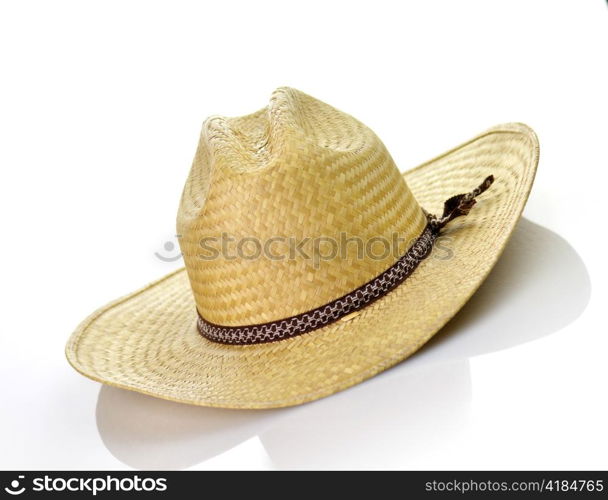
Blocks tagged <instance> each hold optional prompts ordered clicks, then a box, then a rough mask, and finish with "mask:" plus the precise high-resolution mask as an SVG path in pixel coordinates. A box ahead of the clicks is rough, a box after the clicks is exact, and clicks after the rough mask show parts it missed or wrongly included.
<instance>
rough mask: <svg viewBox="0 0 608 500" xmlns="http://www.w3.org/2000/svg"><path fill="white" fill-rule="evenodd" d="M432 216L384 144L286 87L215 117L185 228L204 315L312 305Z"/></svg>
mask: <svg viewBox="0 0 608 500" xmlns="http://www.w3.org/2000/svg"><path fill="white" fill-rule="evenodd" d="M426 223H427V220H426V216H425V214H424V212H423V210H422V209H421V207H420V205H419V204H418V202H417V201H416V200H415V198H414V196H413V195H412V193H411V191H410V190H409V188H408V187H407V185H406V183H405V180H404V179H403V177H402V175H401V173H400V172H399V170H398V169H397V167H396V165H395V164H394V162H393V160H392V158H391V156H390V154H389V153H388V151H387V150H386V147H385V146H384V144H383V143H382V142H381V141H380V139H379V138H378V137H377V136H376V135H375V134H374V133H373V132H372V131H371V130H370V129H369V128H368V127H366V126H365V125H363V124H362V123H361V122H359V121H357V120H356V119H355V118H353V117H351V116H350V115H347V114H345V113H343V112H341V111H338V110H337V109H335V108H333V107H331V106H329V105H327V104H325V103H323V102H321V101H319V100H317V99H314V98H313V97H310V96H308V95H306V94H304V93H302V92H299V91H297V90H294V89H289V88H280V89H277V90H276V91H275V92H274V93H273V95H272V97H271V99H270V103H269V105H268V106H267V107H266V108H263V109H262V110H260V111H258V112H256V113H253V114H250V115H246V116H243V117H238V118H223V117H211V118H209V119H208V120H206V122H205V124H204V125H203V130H202V133H201V137H200V142H199V145H198V149H197V152H196V155H195V158H194V161H193V164H192V168H191V170H190V174H189V177H188V179H187V181H186V185H185V187H184V191H183V194H182V199H181V203H180V207H179V212H178V217H177V230H178V233H179V234H180V246H181V250H182V253H183V256H184V261H185V265H186V269H187V272H188V277H189V280H190V285H191V288H192V292H193V295H194V299H195V302H196V306H197V309H198V311H199V313H200V314H201V315H202V316H203V317H204V318H205V319H206V320H208V321H210V322H212V323H216V324H219V325H228V326H239V325H251V324H259V323H266V322H270V321H276V320H278V319H282V318H287V317H291V316H294V315H297V314H300V313H302V312H306V311H309V310H311V309H314V308H316V307H319V306H322V305H324V304H327V303H329V302H331V301H332V300H335V299H336V298H338V297H341V296H342V295H344V294H346V293H349V292H351V291H353V290H355V289H356V288H358V287H359V286H361V285H363V284H365V283H366V282H368V281H369V280H371V279H373V278H374V277H376V276H378V275H379V274H381V273H382V272H383V271H384V270H386V269H387V268H389V267H390V266H391V265H393V264H394V263H395V261H396V260H397V259H398V258H399V256H401V255H402V254H404V253H405V251H406V250H407V249H408V248H409V246H410V245H411V244H412V241H413V240H414V239H415V238H417V237H418V236H419V235H420V234H421V233H422V231H423V230H424V227H425V226H426Z"/></svg>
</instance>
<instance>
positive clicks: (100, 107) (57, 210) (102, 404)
mask: <svg viewBox="0 0 608 500" xmlns="http://www.w3.org/2000/svg"><path fill="white" fill-rule="evenodd" d="M401 4H404V5H401ZM607 27H608V9H607V8H606V4H605V2H602V1H599V0H597V1H595V2H594V1H589V2H556V1H539V2H524V1H514V2H509V3H503V2H484V1H479V2H471V1H465V2H411V3H406V2H388V1H386V2H385V1H377V2H374V3H373V4H369V3H359V2H353V1H350V2H318V3H316V2H306V3H303V4H301V6H300V7H298V8H296V7H288V6H287V5H286V4H285V3H284V2H276V3H275V2H244V1H243V2H221V3H217V2H216V3H213V4H211V3H210V4H208V5H202V4H201V3H192V4H191V3H185V2H184V3H182V2H180V3H178V4H176V3H173V4H169V3H156V2H129V3H124V2H104V3H103V4H96V5H93V4H90V3H88V4H85V3H82V2H62V1H58V2H53V3H48V2H28V1H24V2H18V3H17V2H14V3H11V4H8V3H4V4H2V6H1V7H0V46H1V47H3V49H2V52H1V53H0V63H1V66H0V67H1V71H2V79H1V83H0V109H2V112H1V113H0V136H1V137H2V141H1V142H2V147H1V148H0V165H1V168H2V176H3V181H2V183H0V193H1V195H0V213H2V228H3V236H2V245H1V248H0V257H1V259H0V266H1V268H2V269H1V275H0V276H1V278H0V290H1V300H2V304H3V307H2V315H1V317H2V323H1V324H0V395H1V396H2V410H1V412H0V468H9V469H17V470H24V469H34V468H50V469H89V468H95V469H116V468H130V467H131V468H197V469H218V468H219V469H233V468H236V469H267V468H414V469H422V468H431V469H434V468H439V469H442V468H450V469H467V468H480V469H500V468H507V469H527V468H535V469H536V468H557V469H570V468H574V469H582V468H603V469H606V468H608V454H607V452H606V450H607V449H608V434H607V431H606V425H605V423H606V421H608V400H607V399H606V383H607V382H608V363H606V361H605V357H606V352H608V338H607V336H606V331H608V328H607V327H606V304H607V299H608V285H607V284H606V279H608V272H607V266H606V259H605V255H606V249H605V247H604V245H605V242H606V241H607V238H606V236H605V234H606V224H605V222H604V220H603V219H604V217H603V211H604V210H605V208H604V207H605V203H606V202H605V193H606V190H607V188H606V186H607V180H608V179H607V175H606V167H607V161H608V150H607V149H606V134H607V132H608V126H607V125H608V124H607V122H608V105H607V100H606V95H605V88H608V73H607V67H606V64H605V62H606V47H607V42H608V29H607ZM279 85H291V86H294V87H297V88H300V89H301V90H304V91H305V92H308V93H310V94H312V95H314V96H316V97H319V98H321V99H323V100H326V101H328V102H330V103H332V104H334V105H335V106H337V107H339V108H342V109H345V110H347V111H348V112H350V113H352V114H353V115H355V116H356V117H358V118H360V119H361V120H362V121H364V122H365V123H367V124H368V125H370V126H371V127H372V128H373V129H374V130H375V131H376V132H377V133H378V134H379V135H380V137H382V139H383V140H384V141H385V143H386V144H387V146H388V148H389V150H390V151H391V152H392V154H393V156H394V158H395V160H396V161H397V163H398V164H399V165H400V166H401V168H402V169H404V170H405V169H407V168H410V167H411V166H414V165H416V164H417V163H420V162H422V161H424V160H426V159H428V158H430V157H432V156H434V155H436V154H439V153H441V152H443V151H444V150H445V149H447V148H449V147H452V146H454V145H456V144H458V143H459V142H461V141H463V140H466V139H467V138H469V137H470V136H473V135H474V134H476V133H478V132H480V131H481V130H483V129H485V128H487V127H489V126H491V125H494V124H496V123H500V122H506V121H523V122H526V123H528V124H529V125H531V126H532V127H533V128H534V129H535V130H536V131H537V133H538V135H539V138H540V143H541V162H540V166H539V172H538V177H537V182H536V184H535V186H534V189H533V192H532V195H531V197H530V200H529V203H528V206H527V208H526V212H525V218H524V219H523V220H522V221H521V223H520V224H519V226H518V229H517V231H516V232H515V234H514V236H513V239H512V240H511V242H510V244H509V246H508V248H507V250H506V251H505V253H504V254H503V256H502V258H501V260H500V261H499V263H498V265H497V267H496V268H495V270H494V271H493V273H492V274H491V276H490V277H489V279H488V280H487V281H486V283H485V284H484V285H483V286H482V288H481V289H480V290H479V291H478V293H477V294H476V295H475V296H474V298H473V299H472V300H471V301H470V303H469V304H468V305H467V306H466V307H465V308H464V309H463V310H462V311H461V313H460V314H459V315H458V316H457V317H456V318H455V319H454V320H453V321H452V322H451V323H450V324H449V325H448V326H447V327H446V328H445V329H444V330H443V331H442V332H441V333H440V334H438V335H437V337H436V338H435V339H434V340H433V341H432V342H431V343H429V344H428V345H427V346H426V347H425V348H423V349H422V350H421V351H420V352H419V353H418V354H416V355H415V356H414V357H412V358H411V359H409V360H407V361H406V362H404V363H402V364H400V365H399V366H397V367H395V368H393V369H391V370H389V371H387V372H385V373H383V374H382V375H380V376H378V377H375V378H373V379H372V380H369V381H367V382H365V383H363V384H361V385H359V386H357V387H355V388H352V389H350V390H347V391H344V392H342V393H340V394H338V395H335V396H332V397H330V398H326V399H324V400H320V401H317V402H314V403H311V404H308V405H305V406H302V407H297V408H290V409H283V410H273V411H257V412H256V411H245V412H241V411H230V410H218V409H208V408H197V407H190V406H186V405H180V404H174V403H170V402H166V401H161V400H157V399H154V398H150V397H147V396H143V395H139V394H135V393H130V392H126V391H122V390H118V389H114V388H110V387H102V386H100V385H99V384H97V383H95V382H92V381H89V380H87V379H85V378H83V377H81V376H79V375H78V374H77V373H75V372H74V371H73V370H72V369H71V368H70V367H69V366H68V364H67V362H66V361H65V359H64V357H63V345H64V343H65V341H66V339H67V337H68V336H69V334H70V333H71V331H72V330H73V328H74V327H75V326H76V325H77V324H78V322H79V321H80V320H81V319H83V318H84V317H85V316H86V315H87V314H88V313H89V312H91V311H92V310H93V309H95V308H96V307H98V306H100V305H102V304H104V303H105V302H107V301H109V300H111V299H113V298H115V297H116V296H119V295H121V294H124V293H127V292H129V291H131V290H133V289H136V288H139V287H140V286H141V285H143V284H145V283H146V282H148V281H151V280H152V279H154V278H156V277H158V276H160V275H162V274H164V273H167V272H169V271H170V270H172V269H174V268H176V267H177V266H179V265H180V263H179V262H172V263H167V262H163V261H162V260H161V259H159V258H157V257H156V256H155V255H154V254H155V252H156V253H159V254H161V255H163V256H165V257H172V256H173V255H175V249H173V250H171V248H170V245H169V246H167V247H166V248H165V247H163V245H164V244H165V242H167V241H174V240H172V239H173V235H174V233H173V227H174V217H175V211H176V208H177V201H178V198H179V195H180V191H181V188H182V185H183V182H184V180H185V178H186V175H187V171H188V168H189V164H190V162H191V158H192V156H193V154H194V148H195V146H196V142H197V134H198V131H199V130H200V125H201V123H202V120H203V119H204V118H205V116H207V115H209V114H214V113H222V114H228V115H230V114H232V115H237V114H243V113H247V112H250V111H253V110H255V109H257V108H259V107H261V106H263V105H264V102H265V100H266V99H267V98H268V95H269V93H270V92H271V90H272V89H273V88H274V87H276V86H279Z"/></svg>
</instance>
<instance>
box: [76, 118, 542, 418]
mask: <svg viewBox="0 0 608 500" xmlns="http://www.w3.org/2000/svg"><path fill="white" fill-rule="evenodd" d="M538 154H539V148H538V141H537V138H536V135H535V134H534V132H533V131H532V130H531V129H530V128H528V127H527V126H525V125H522V124H507V125H501V126H498V127H494V128H492V129H490V130H488V131H486V132H484V133H483V134H481V135H479V136H477V137H475V138H474V139H472V140H470V141H468V142H466V143H464V144H462V145H460V146H458V147H456V148H454V149H452V150H450V151H448V152H447V153H445V154H443V155H441V156H439V157H437V158H435V159H433V160H431V161H429V162H427V163H424V164H423V165H420V166H419V167H417V168H415V169H413V170H410V171H408V172H406V173H405V174H404V176H405V179H406V181H407V183H408V185H409V187H410V189H411V190H412V192H413V194H414V195H415V197H416V198H417V200H418V202H419V203H420V204H421V205H422V207H424V208H425V209H426V210H427V211H429V212H431V213H441V211H442V208H443V202H444V201H445V200H446V199H447V198H449V197H450V196H452V195H454V194H458V193H462V192H468V191H470V190H471V188H473V187H475V186H477V185H478V184H479V183H480V182H481V180H483V179H484V178H485V177H486V176H487V175H489V174H493V175H494V177H495V179H496V180H495V182H494V184H493V185H492V187H491V189H489V190H488V191H487V192H486V193H484V194H483V195H482V196H481V197H480V198H479V200H478V203H477V204H476V205H475V207H474V208H473V210H472V211H471V213H470V214H469V215H468V216H467V217H461V218H459V219H456V220H454V221H453V222H451V223H450V224H449V225H448V226H447V227H446V228H445V230H444V231H443V233H442V240H441V248H440V249H437V248H436V250H435V251H434V253H432V254H431V255H430V256H429V257H428V258H426V259H425V260H424V261H423V262H422V263H421V264H420V265H419V267H418V268H417V269H416V271H415V272H414V273H413V275H412V276H410V277H409V278H408V279H407V280H406V281H405V282H404V283H403V284H402V285H400V286H399V287H397V288H396V289H395V290H393V291H392V292H390V293H388V294H387V295H385V296H384V297H383V298H381V299H380V300H377V301H376V302H374V303H373V304H371V305H370V306H368V307H366V308H364V309H362V310H361V311H359V313H358V314H355V315H350V316H348V317H346V318H345V320H342V321H337V322H335V323H332V324H331V325H329V326H327V327H324V328H321V329H318V330H315V331H312V332H310V333H307V334H304V335H300V336H298V337H294V338H291V339H288V340H282V341H279V342H272V343H267V344H257V345H244V346H233V345H223V344H217V343H213V342H210V341H208V340H207V339H205V338H203V337H202V336H201V335H200V334H199V333H198V331H197V328H196V309H195V305H194V300H193V298H192V295H191V291H190V285H189V282H188V278H187V275H186V272H185V271H184V269H180V270H178V271H176V272H174V273H172V274H169V275H168V276H166V277H164V278H162V279H160V280H159V281H156V282H154V283H152V284H150V285H148V286H146V287H145V288H143V289H141V290H139V291H137V292H134V293H133V294H131V295H128V296H126V297H123V298H121V299H119V300H117V301H115V302H112V303H110V304H108V305H107V306H105V307H103V308H101V309H99V310H98V311H96V312H95V313H93V314H92V315H91V316H89V317H88V318H87V319H86V320H85V321H84V322H83V323H82V324H81V325H80V326H79V327H78V328H77V330H76V331H75V332H74V333H73V334H72V336H71V338H70V340H69V341H68V344H67V346H66V355H67V359H68V361H69V362H70V364H71V365H72V366H73V367H74V368H75V369H76V370H77V371H79V372H80V373H82V374H83V375H85V376H87V377H89V378H91V379H93V380H97V381H99V382H103V383H105V384H109V385H112V386H115V387H120V388H123V389H129V390H133V391H138V392H141V393H144V394H148V395H151V396H155V397H159V398H163V399H168V400H171V401H177V402H182V403H189V404H195V405H203V406H214V407H223V408H276V407H283V406H292V405H297V404H301V403H305V402H308V401H312V400H315V399H319V398H322V397H324V396H328V395H330V394H333V393H335V392H337V391H340V390H342V389H345V388H347V387H350V386H352V385H354V384H357V383H359V382H362V381H363V380H365V379H367V378H370V377H372V376H374V375H376V374H377V373H379V372H381V371H383V370H385V369H387V368H389V367H390V366H392V365H395V364H396V363H399V362H400V361H402V360H404V359H405V358H407V357H408V356H410V355H411V354H413V353H414V352H416V351H417V350H418V349H419V348H420V347H421V346H422V345H423V344H424V343H425V342H426V341H428V340H429V339H430V338H431V337H432V336H433V335H434V334H435V333H437V332H438V331H439V330H440V329H441V328H442V327H443V326H444V325H445V324H446V323H447V322H448V321H449V320H450V318H452V317H453V316H454V315H455V314H456V313H457V312H458V311H459V310H460V309H461V308H462V306H463V305H464V304H465V303H466V301H467V300H468V299H469V298H470V297H471V295H472V294H473V293H474V292H475V290H477V288H478V287H479V285H480V284H481V283H482V282H483V280H484V279H485V277H486V276H487V275H488V273H489V272H490V270H491V269H492V267H493V266H494V264H495V263H496V261H497V259H498V258H499V256H500V254H501V252H502V250H503V249H504V247H505V245H506V243H507V241H508V239H509V236H510V235H511V233H512V232H513V229H514V228H515V225H516V223H517V221H518V220H519V218H520V216H521V213H522V210H523V207H524V205H525V203H526V200H527V198H528V194H529V192H530V189H531V186H532V183H533V181H534V176H535V172H536V166H537V163H538Z"/></svg>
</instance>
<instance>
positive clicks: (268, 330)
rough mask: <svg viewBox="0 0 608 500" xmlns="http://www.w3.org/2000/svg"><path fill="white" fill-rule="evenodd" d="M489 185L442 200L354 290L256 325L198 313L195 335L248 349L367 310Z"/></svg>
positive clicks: (490, 179)
mask: <svg viewBox="0 0 608 500" xmlns="http://www.w3.org/2000/svg"><path fill="white" fill-rule="evenodd" d="M492 182H494V177H493V176H489V177H487V178H486V179H485V180H484V181H483V183H482V184H481V185H480V186H479V187H477V188H475V189H474V190H473V191H471V192H470V193H465V194H459V195H456V196H452V197H451V198H449V199H448V200H446V202H445V205H444V210H443V214H442V215H441V217H437V216H435V215H431V214H428V215H427V218H428V220H429V223H428V224H427V226H426V227H425V229H424V231H423V232H422V234H421V235H420V236H419V237H418V238H417V239H416V241H415V242H414V244H413V245H412V246H411V247H410V248H409V250H408V251H407V252H406V253H405V255H403V256H402V257H400V258H399V260H397V262H395V263H394V264H393V265H392V266H391V267H389V268H388V269H387V270H386V271H384V272H383V273H382V274H380V275H378V276H376V277H375V278H374V279H372V280H371V281H368V282H367V283H365V284H364V285H362V286H360V287H359V288H357V289H356V290H353V291H352V292H349V293H347V294H346V295H343V296H342V297H340V298H338V299H336V300H334V301H332V302H330V303H328V304H325V305H322V306H320V307H317V308H315V309H311V310H310V311H306V312H304V313H301V314H298V315H296V316H292V317H290V318H285V319H280V320H277V321H271V322H269V323H260V324H257V325H247V326H224V325H216V324H214V323H211V322H209V321H207V320H206V319H204V318H203V317H202V316H201V315H200V313H198V321H197V328H198V331H199V333H200V334H201V335H202V336H203V337H205V338H206V339H208V340H211V341H213V342H217V343H220V344H233V345H248V344H262V343H266V342H275V341H278V340H284V339H288V338H291V337H296V336H298V335H302V334H304V333H308V332H311V331H313V330H316V329H318V328H322V327H324V326H327V325H329V324H331V323H333V322H335V321H338V320H339V319H341V318H344V317H345V316H348V315H349V314H352V313H354V312H356V311H359V310H360V309H363V308H364V307H367V306H368V305H370V304H371V303H373V302H375V301H376V300H378V299H379V298H381V297H383V296H384V295H386V294H387V293H388V292H390V291H391V290H393V289H394V288H396V287H397V286H399V285H400V284H401V283H403V282H404V281H405V280H406V279H407V278H408V277H409V276H410V275H411V274H412V273H413V272H414V271H415V270H416V268H417V267H418V265H419V264H420V262H422V261H423V260H424V259H425V258H426V257H427V256H428V255H429V254H430V253H431V250H432V249H433V243H434V242H435V239H436V238H437V235H438V234H439V232H440V231H441V229H442V228H443V227H444V226H445V225H446V224H447V223H448V222H450V221H451V220H453V219H455V218H456V217H460V216H462V215H467V214H468V213H469V211H470V210H471V208H472V207H473V205H474V204H475V198H476V197H477V196H479V195H480V194H481V193H483V192H484V191H485V190H486V189H488V188H489V187H490V185H491V184H492Z"/></svg>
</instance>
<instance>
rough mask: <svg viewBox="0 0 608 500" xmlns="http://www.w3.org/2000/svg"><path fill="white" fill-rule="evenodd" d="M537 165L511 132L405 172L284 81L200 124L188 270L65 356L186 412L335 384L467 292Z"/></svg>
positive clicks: (181, 219) (378, 360) (492, 256)
mask: <svg viewBox="0 0 608 500" xmlns="http://www.w3.org/2000/svg"><path fill="white" fill-rule="evenodd" d="M537 163H538V142H537V139H536V136H535V134H534V132H533V131H532V130H531V129H530V128H528V127H527V126H525V125H521V124H507V125H501V126H497V127H495V128H492V129H490V130H488V131H486V132H484V133H482V134H480V135H479V136H477V137H475V138H473V139H471V140H470V141H468V142H466V143H464V144H462V145H460V146H458V147H456V148H454V149H452V150H450V151H448V152H447V153H445V154H443V155H441V156H438V157H437V158H435V159H433V160H431V161H429V162H427V163H425V164H423V165H420V166H419V167H417V168H415V169H413V170H410V171H408V172H406V173H405V174H401V173H400V172H399V170H398V169H397V167H396V166H395V164H394V162H393V160H392V158H391V156H390V155H389V153H388V151H387V150H386V148H385V146H384V145H383V144H382V142H381V141H380V140H379V139H378V137H377V136H376V135H375V134H374V133H373V132H372V131H371V130H370V129H369V128H367V127H366V126H365V125H363V124H362V123H360V122H359V121H357V120H356V119H354V118H353V117H351V116H349V115H347V114H345V113H342V112H341V111H338V110H336V109H334V108H332V107H331V106H329V105H327V104H325V103H323V102H320V101H318V100H316V99H314V98H312V97H310V96H308V95H306V94H304V93H302V92H299V91H297V90H294V89H289V88H280V89H278V90H276V91H275V92H274V93H273V95H272V97H271V99H270V103H269V104H268V106H267V107H266V108H264V109H262V110H260V111H258V112H256V113H253V114H250V115H246V116H243V117H239V118H223V117H212V118H209V119H208V120H207V121H206V122H205V124H204V127H203V131H202V133H201V138H200V143H199V146H198V150H197V152H196V156H195V158H194V162H193V165H192V169H191V171H190V175H189V177H188V179H187V181H186V185H185V188H184V191H183V194H182V199H181V203H180V207H179V212H178V216H177V230H178V233H179V234H180V235H181V238H180V246H181V250H182V253H183V256H184V262H185V269H180V270H178V271H176V272H174V273H172V274H169V275H168V276H165V277H164V278H162V279H160V280H158V281H156V282H154V283H152V284H150V285H148V286H146V287H145V288H142V289H141V290H138V291H136V292H134V293H133V294H131V295H129V296H127V297H123V298H121V299H118V300H116V301H115V302H112V303H110V304H108V305H106V306H105V307H103V308H101V309H99V310H98V311H96V312H94V313H93V314H92V315H91V316H89V317H88V318H87V319H86V320H85V321H84V322H83V323H82V324H81V325H80V326H79V327H78V329H77V330H76V331H75V332H74V333H73V334H72V336H71V338H70V340H69V342H68V344H67V347H66V354H67V358H68V360H69V362H70V363H71V365H72V366H73V367H74V368H75V369H76V370H78V371H79V372H80V373H82V374H83V375H86V376H87V377H90V378H92V379H94V380H98V381H100V382H103V383H106V384H109V385H113V386H116V387H121V388H124V389H130V390H134V391H138V392H142V393H145V394H149V395H152V396H156V397H160V398H164V399H169V400H172V401H178V402H183V403H190V404H196V405H205V406H217V407H226V408H272V407H281V406H290V405H296V404H300V403H304V402H307V401H312V400H315V399H318V398H321V397H324V396H327V395H329V394H332V393H334V392H337V391H339V390H342V389H345V388H347V387H349V386H352V385H354V384H357V383H359V382H361V381H363V380H365V379H367V378H370V377H372V376H373V375H375V374H377V373H379V372H381V371H382V370H385V369H386V368H388V367H390V366H392V365H394V364H396V363H398V362H400V361H402V360H403V359H405V358H407V357H408V356H410V355H411V354H412V353H414V352H415V351H417V350H418V349H419V348H420V347H421V346H422V345H423V344H424V343H425V342H426V341H427V340H429V338H430V337H432V336H433V335H434V334H435V333H437V332H438V331H439V330H440V329H441V327H442V326H443V325H445V324H446V322H447V321H448V320H449V319H450V318H451V317H452V316H454V314H456V312H457V311H458V310H459V309H460V308H461V307H462V306H463V305H464V304H465V302H466V301H467V300H468V299H469V298H470V297H471V295H472V294H473V293H474V292H475V290H476V289H477V288H478V287H479V285H480V284H481V282H482V281H483V279H484V278H485V277H486V276H487V275H488V273H489V272H490V270H491V269H492V266H493V265H494V264H495V262H496V260H497V259H498V257H499V255H500V253H501V251H502V250H503V248H504V247H505V244H506V242H507V240H508V238H509V236H510V235H511V233H512V232H513V229H514V227H515V225H516V223H517V221H518V219H519V217H520V215H521V212H522V210H523V207H524V205H525V203H526V199H527V197H528V193H529V192H530V188H531V186H532V182H533V180H534V175H535V171H536V165H537ZM455 195H458V196H455ZM433 214H434V215H433Z"/></svg>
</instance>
